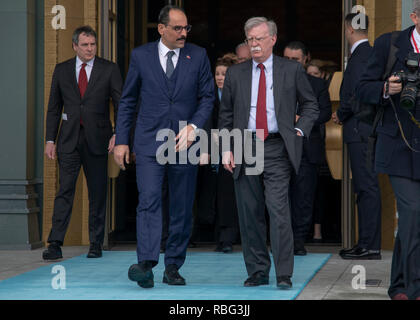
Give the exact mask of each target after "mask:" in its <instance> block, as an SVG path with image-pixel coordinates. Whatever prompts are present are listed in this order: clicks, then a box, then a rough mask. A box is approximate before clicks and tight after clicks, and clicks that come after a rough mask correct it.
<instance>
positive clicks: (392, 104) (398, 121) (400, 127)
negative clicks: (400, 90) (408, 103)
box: [389, 97, 420, 152]
mask: <svg viewBox="0 0 420 320" xmlns="http://www.w3.org/2000/svg"><path fill="white" fill-rule="evenodd" d="M389 101H390V102H391V106H392V110H393V111H394V115H395V120H396V121H397V124H398V128H399V129H400V133H401V137H402V138H403V140H404V143H405V145H406V146H407V147H408V148H409V149H410V150H411V151H413V152H420V151H419V150H416V149H414V148H413V147H412V146H411V145H410V143H409V142H408V141H407V138H406V137H405V133H404V130H403V128H402V125H401V121H400V119H399V118H398V114H397V108H396V107H395V104H394V100H392V97H389ZM409 113H410V114H411V112H409ZM411 117H412V118H414V117H413V115H411ZM414 120H416V119H415V118H414ZM416 121H417V120H416ZM417 123H418V121H417ZM419 128H420V126H419Z"/></svg>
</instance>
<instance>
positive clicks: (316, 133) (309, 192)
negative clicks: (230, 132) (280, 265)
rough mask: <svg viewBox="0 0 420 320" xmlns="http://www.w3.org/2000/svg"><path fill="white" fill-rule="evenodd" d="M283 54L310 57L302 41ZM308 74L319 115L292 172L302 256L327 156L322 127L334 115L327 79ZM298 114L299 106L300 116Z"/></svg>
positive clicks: (295, 227) (295, 224)
mask: <svg viewBox="0 0 420 320" xmlns="http://www.w3.org/2000/svg"><path fill="white" fill-rule="evenodd" d="M284 57H285V58H287V59H291V60H295V61H297V62H299V63H301V64H302V65H303V66H305V65H306V63H307V60H308V50H307V49H306V46H305V45H304V44H303V43H302V42H300V41H294V42H291V43H289V44H288V45H287V46H286V47H285V49H284ZM307 77H308V80H309V83H310V84H311V87H312V90H313V91H314V94H315V96H316V98H317V101H318V106H319V116H318V119H317V120H316V121H315V124H314V126H313V128H312V131H311V134H310V135H309V138H307V139H304V140H303V154H302V161H301V163H300V168H299V173H298V174H292V179H291V181H290V202H291V212H292V228H293V239H294V254H295V255H299V256H304V255H306V249H305V246H304V243H305V239H306V236H307V233H308V231H309V229H310V227H311V222H312V213H313V206H314V201H315V193H316V186H317V180H318V166H319V165H320V164H322V162H323V161H324V160H325V139H324V134H323V132H322V130H323V129H322V127H323V126H324V124H325V123H326V122H327V121H329V120H330V119H331V101H330V94H329V92H328V86H327V83H326V81H325V80H323V79H321V78H316V77H313V76H311V75H309V74H307ZM299 115H300V111H299V107H298V112H297V118H298V117H299ZM324 128H325V127H324Z"/></svg>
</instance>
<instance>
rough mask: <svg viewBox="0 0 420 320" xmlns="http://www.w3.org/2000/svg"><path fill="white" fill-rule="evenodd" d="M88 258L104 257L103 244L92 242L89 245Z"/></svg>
mask: <svg viewBox="0 0 420 320" xmlns="http://www.w3.org/2000/svg"><path fill="white" fill-rule="evenodd" d="M87 257H88V258H100V257H102V246H101V244H100V243H91V244H90V247H89V252H88V254H87Z"/></svg>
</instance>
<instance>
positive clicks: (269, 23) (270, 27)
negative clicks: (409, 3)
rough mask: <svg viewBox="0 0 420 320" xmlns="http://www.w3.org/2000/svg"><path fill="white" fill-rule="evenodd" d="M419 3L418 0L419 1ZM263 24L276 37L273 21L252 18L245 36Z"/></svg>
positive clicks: (246, 27)
mask: <svg viewBox="0 0 420 320" xmlns="http://www.w3.org/2000/svg"><path fill="white" fill-rule="evenodd" d="M419 1H420V0H419ZM263 23H265V24H266V25H267V27H268V31H269V33H270V36H275V35H277V25H276V23H275V22H274V21H273V20H268V19H267V18H265V17H253V18H250V19H248V21H247V22H245V27H244V29H245V35H248V31H249V30H251V29H252V28H255V27H258V26H259V25H260V24H263Z"/></svg>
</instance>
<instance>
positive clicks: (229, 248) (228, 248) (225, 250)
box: [222, 244, 233, 253]
mask: <svg viewBox="0 0 420 320" xmlns="http://www.w3.org/2000/svg"><path fill="white" fill-rule="evenodd" d="M222 252H223V253H232V252H233V247H232V245H230V244H227V245H223V248H222Z"/></svg>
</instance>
